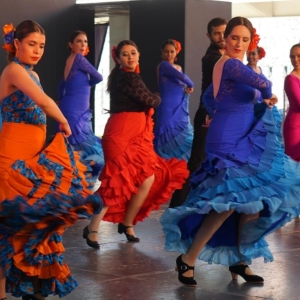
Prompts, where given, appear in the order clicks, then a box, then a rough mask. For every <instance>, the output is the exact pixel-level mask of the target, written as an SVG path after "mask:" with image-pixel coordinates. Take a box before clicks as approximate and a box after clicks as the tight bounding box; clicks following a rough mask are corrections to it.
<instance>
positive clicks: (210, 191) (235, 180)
mask: <svg viewBox="0 0 300 300" xmlns="http://www.w3.org/2000/svg"><path fill="white" fill-rule="evenodd" d="M273 110H274V109H273ZM273 115H274V117H273ZM261 121H262V126H259V127H260V128H261V129H264V130H265V132H266V134H265V141H264V142H262V137H261V136H260V137H258V140H259V143H256V142H255V140H256V139H253V147H252V149H250V150H251V151H250V153H251V154H250V155H253V153H256V155H259V157H260V159H259V163H258V164H251V163H244V164H241V162H239V166H237V165H236V164H232V162H231V161H229V162H228V161H223V162H222V168H221V161H219V160H215V161H213V162H210V168H207V165H208V164H207V161H208V160H206V164H205V165H204V166H202V169H201V170H200V171H198V172H197V174H196V176H194V178H193V186H194V189H193V190H192V191H191V192H190V194H189V197H188V199H187V201H186V202H185V203H184V204H183V205H182V206H180V207H178V208H175V209H168V210H167V211H166V212H165V213H164V215H163V216H162V218H161V223H162V225H163V227H164V232H165V233H166V249H167V250H172V251H183V252H186V251H187V249H188V248H189V246H190V245H191V243H192V241H193V238H194V236H195V234H196V232H197V230H198V228H199V226H200V224H201V222H202V219H203V217H204V216H205V215H206V214H208V213H209V212H210V211H211V210H215V211H217V212H219V213H221V212H224V211H229V210H231V209H233V210H234V211H235V212H234V213H233V214H232V215H231V216H230V217H229V218H228V219H227V220H226V221H225V222H224V223H223V225H222V226H221V227H220V229H219V230H218V231H217V232H216V233H215V234H214V235H213V237H212V238H211V240H210V241H209V242H208V243H207V245H206V247H205V248H204V249H203V250H202V252H201V253H200V255H199V259H204V260H205V261H208V262H213V263H221V264H225V265H228V264H234V263H237V262H238V261H240V260H241V257H240V256H239V255H237V253H238V249H237V246H236V245H237V237H236V235H237V234H236V233H237V226H238V220H239V214H240V213H245V214H255V213H259V218H258V219H256V220H252V221H251V222H248V223H246V224H245V225H244V227H243V229H242V235H241V244H240V249H239V251H240V252H241V253H242V255H243V259H244V260H245V261H247V262H248V263H251V259H253V258H256V257H264V259H265V262H268V261H272V259H273V258H272V255H271V253H270V251H269V250H268V248H267V245H266V242H265V241H264V237H265V236H266V235H267V234H269V233H271V232H273V231H275V230H276V229H278V228H280V227H282V226H283V225H284V224H286V223H287V222H289V221H291V220H292V219H293V218H295V217H296V216H297V215H299V213H300V209H299V208H300V205H299V203H300V200H298V199H300V172H299V171H300V168H299V166H298V164H296V163H295V162H293V161H292V160H291V159H290V158H289V157H287V156H286V155H285V154H284V149H283V145H282V142H281V141H282V139H281V134H280V126H279V123H280V117H279V115H278V112H277V111H276V110H274V111H273V113H272V111H271V110H269V109H267V110H266V111H265V113H264V115H263V117H262V119H261ZM260 132H263V130H260ZM277 137H279V139H278V138H277ZM258 145H260V147H259V149H260V151H257V149H258ZM229 159H230V158H228V159H227V160H229ZM216 165H217V167H216ZM233 165H234V166H233ZM224 237H226V239H224ZM232 249H235V250H234V251H233V250H232ZM234 253H235V254H234Z"/></svg>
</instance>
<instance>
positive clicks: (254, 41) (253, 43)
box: [248, 28, 260, 52]
mask: <svg viewBox="0 0 300 300" xmlns="http://www.w3.org/2000/svg"><path fill="white" fill-rule="evenodd" d="M259 41H260V38H259V35H258V34H257V33H256V29H255V28H253V37H252V40H251V43H250V45H249V47H248V51H249V52H252V51H254V50H255V49H256V47H257V45H258V42H259Z"/></svg>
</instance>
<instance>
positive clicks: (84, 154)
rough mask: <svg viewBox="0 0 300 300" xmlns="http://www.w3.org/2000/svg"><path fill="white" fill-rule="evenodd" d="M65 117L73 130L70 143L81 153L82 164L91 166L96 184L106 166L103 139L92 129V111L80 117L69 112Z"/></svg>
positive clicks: (69, 138) (69, 139)
mask: <svg viewBox="0 0 300 300" xmlns="http://www.w3.org/2000/svg"><path fill="white" fill-rule="evenodd" d="M64 115H65V117H66V118H67V120H68V122H69V125H70V128H71V130H72V135H71V136H69V137H68V141H69V143H70V144H71V145H72V147H73V149H74V150H75V151H78V152H79V153H80V156H81V159H82V162H84V164H87V165H90V166H91V168H92V169H91V174H92V177H93V181H94V182H95V181H96V180H97V179H98V177H99V175H100V172H101V170H102V169H103V166H104V154H103V149H102V143H101V139H100V138H98V137H97V136H95V134H94V132H93V129H92V111H91V110H90V109H88V110H87V111H86V112H85V113H83V114H82V115H80V116H78V115H76V114H75V113H69V112H64ZM57 130H58V128H57Z"/></svg>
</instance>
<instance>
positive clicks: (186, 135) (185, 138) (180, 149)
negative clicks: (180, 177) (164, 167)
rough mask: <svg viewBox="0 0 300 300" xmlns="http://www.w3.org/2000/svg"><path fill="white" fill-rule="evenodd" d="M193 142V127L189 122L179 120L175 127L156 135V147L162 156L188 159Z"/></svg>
mask: <svg viewBox="0 0 300 300" xmlns="http://www.w3.org/2000/svg"><path fill="white" fill-rule="evenodd" d="M192 143H193V127H192V126H191V124H190V123H189V122H188V123H187V124H183V123H182V122H179V123H178V124H177V126H176V127H175V128H169V129H167V130H166V131H165V132H164V133H162V134H160V135H158V136H155V139H154V149H155V151H156V153H157V154H158V155H159V156H160V157H162V158H166V159H168V158H177V159H184V160H185V161H188V160H189V158H190V156H191V149H192Z"/></svg>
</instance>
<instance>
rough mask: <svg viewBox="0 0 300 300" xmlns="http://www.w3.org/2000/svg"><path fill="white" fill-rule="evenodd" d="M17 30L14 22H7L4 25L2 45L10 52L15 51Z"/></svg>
mask: <svg viewBox="0 0 300 300" xmlns="http://www.w3.org/2000/svg"><path fill="white" fill-rule="evenodd" d="M15 30H16V29H15V28H14V25H13V23H10V24H5V25H4V26H3V32H4V34H3V39H4V45H3V46H2V48H3V49H4V50H5V51H7V52H9V53H13V52H14V47H13V43H14V38H15Z"/></svg>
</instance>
